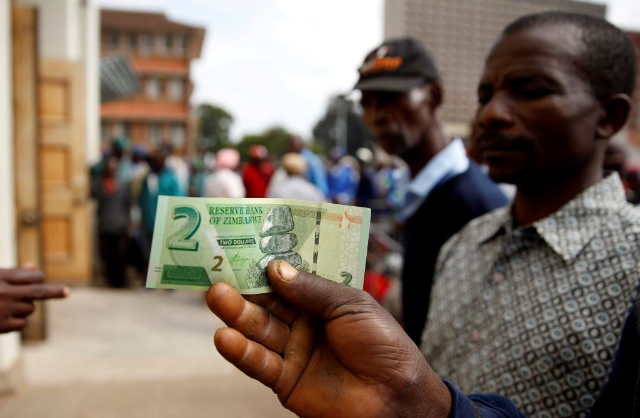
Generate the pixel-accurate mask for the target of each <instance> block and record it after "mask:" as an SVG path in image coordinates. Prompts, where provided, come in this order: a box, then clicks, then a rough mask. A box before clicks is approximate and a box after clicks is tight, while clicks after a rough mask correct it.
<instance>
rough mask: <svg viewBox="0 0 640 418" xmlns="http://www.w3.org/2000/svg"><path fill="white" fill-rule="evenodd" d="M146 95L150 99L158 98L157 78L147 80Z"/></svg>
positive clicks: (158, 81)
mask: <svg viewBox="0 0 640 418" xmlns="http://www.w3.org/2000/svg"><path fill="white" fill-rule="evenodd" d="M145 89H146V94H147V97H148V98H150V99H154V100H155V99H157V98H159V97H160V80H158V79H157V78H150V79H148V80H147V82H146V85H145Z"/></svg>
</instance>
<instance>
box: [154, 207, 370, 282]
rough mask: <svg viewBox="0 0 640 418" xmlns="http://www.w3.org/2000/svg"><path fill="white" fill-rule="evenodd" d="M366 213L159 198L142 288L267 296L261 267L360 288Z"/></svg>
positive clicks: (347, 209) (362, 210)
mask: <svg viewBox="0 0 640 418" xmlns="http://www.w3.org/2000/svg"><path fill="white" fill-rule="evenodd" d="M370 222H371V211H370V209H367V208H359V207H354V206H343V205H333V204H329V203H317V202H307V201H301V200H289V199H213V198H197V197H191V198H189V197H169V196H161V197H160V199H159V201H158V209H157V212H156V223H155V228H154V232H153V245H152V248H151V260H150V264H149V272H148V275H147V287H151V288H161V289H196V290H206V289H208V288H209V286H211V284H213V283H216V282H226V283H229V284H230V285H232V286H233V287H235V288H236V289H237V290H238V291H239V292H240V293H244V294H256V293H266V292H270V291H271V287H270V286H269V280H268V279H267V277H266V268H267V266H268V265H269V262H271V261H272V260H286V261H288V262H289V263H290V264H292V265H293V266H295V267H297V268H298V269H301V270H305V271H309V272H312V273H315V274H317V275H319V276H322V277H325V278H327V279H330V280H333V281H336V282H340V283H344V284H345V285H348V286H351V287H357V288H359V289H362V284H363V280H364V269H365V258H366V255H367V241H368V237H369V224H370Z"/></svg>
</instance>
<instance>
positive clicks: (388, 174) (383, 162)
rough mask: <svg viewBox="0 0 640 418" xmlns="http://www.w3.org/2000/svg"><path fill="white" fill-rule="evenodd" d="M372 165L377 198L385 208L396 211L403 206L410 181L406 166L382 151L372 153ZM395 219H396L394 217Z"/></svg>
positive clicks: (379, 149) (398, 159)
mask: <svg viewBox="0 0 640 418" xmlns="http://www.w3.org/2000/svg"><path fill="white" fill-rule="evenodd" d="M373 165H374V169H375V170H376V172H375V176H374V184H375V188H376V190H377V192H378V197H380V198H382V199H384V201H385V203H386V206H387V207H388V208H389V209H391V210H392V211H397V210H399V209H401V208H402V206H403V205H404V200H405V194H406V192H407V186H408V184H409V182H410V181H411V178H410V173H409V168H408V167H407V164H406V163H405V162H404V161H403V160H402V159H400V158H399V157H397V156H395V155H394V156H391V155H389V154H387V153H386V152H385V151H384V150H383V149H381V148H376V149H375V151H374V157H373ZM396 218H397V217H396Z"/></svg>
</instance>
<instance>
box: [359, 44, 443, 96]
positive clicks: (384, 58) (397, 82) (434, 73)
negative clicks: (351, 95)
mask: <svg viewBox="0 0 640 418" xmlns="http://www.w3.org/2000/svg"><path fill="white" fill-rule="evenodd" d="M358 72H359V73H360V79H359V80H358V83H356V85H355V87H354V89H357V90H362V91H366V90H379V91H395V92H400V93H406V92H408V91H409V90H411V89H412V88H414V87H417V86H419V85H421V84H424V83H430V82H433V81H436V80H438V79H439V78H440V76H439V74H438V69H437V68H436V63H435V61H434V60H433V57H431V54H430V53H429V51H428V50H427V48H425V47H424V45H423V44H422V42H420V41H419V40H417V39H413V38H404V39H392V40H388V41H385V42H384V43H383V44H382V45H380V46H379V47H377V48H376V49H374V50H373V51H371V52H369V54H367V56H366V58H365V59H364V62H363V63H362V66H360V68H359V69H358Z"/></svg>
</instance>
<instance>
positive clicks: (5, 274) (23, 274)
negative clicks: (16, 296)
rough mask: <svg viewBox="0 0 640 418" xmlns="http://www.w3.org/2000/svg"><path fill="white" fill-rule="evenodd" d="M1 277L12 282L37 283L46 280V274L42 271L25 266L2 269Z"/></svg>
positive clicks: (0, 270) (0, 271)
mask: <svg viewBox="0 0 640 418" xmlns="http://www.w3.org/2000/svg"><path fill="white" fill-rule="evenodd" d="M0 277H1V278H3V279H4V280H5V281H6V282H7V283H10V284H36V283H42V282H44V274H43V273H42V272H41V271H38V270H31V269H24V268H17V269H0Z"/></svg>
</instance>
